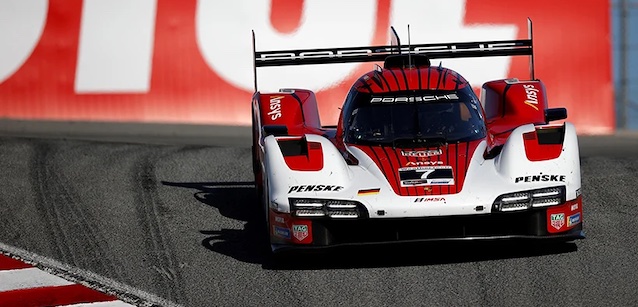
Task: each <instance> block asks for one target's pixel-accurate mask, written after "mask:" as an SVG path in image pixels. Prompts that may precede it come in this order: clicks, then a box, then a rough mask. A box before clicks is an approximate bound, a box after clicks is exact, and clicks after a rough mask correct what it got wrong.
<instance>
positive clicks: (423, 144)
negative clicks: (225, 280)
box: [252, 23, 584, 251]
mask: <svg viewBox="0 0 638 307" xmlns="http://www.w3.org/2000/svg"><path fill="white" fill-rule="evenodd" d="M530 28H531V23H530ZM530 32H531V31H530ZM253 43H254V34H253ZM253 49H254V48H253ZM253 52H254V65H255V73H256V70H257V68H259V67H267V66H281V65H302V64H328V63H349V62H382V63H383V64H382V65H383V66H379V65H377V67H376V68H375V69H374V70H372V71H370V72H368V73H366V74H364V75H363V76H361V77H360V78H359V79H358V80H357V81H356V82H354V84H353V85H352V87H351V89H350V91H349V92H348V94H347V97H346V98H345V101H344V103H343V107H342V108H341V115H340V117H339V121H338V124H337V126H336V127H335V126H331V127H323V126H321V124H320V120H319V112H318V106H317V104H318V102H317V101H316V99H315V94H314V93H313V92H312V91H310V90H307V89H282V90H280V91H279V92H276V93H261V92H259V91H257V88H256V89H255V94H254V96H253V100H252V117H253V118H252V120H253V145H252V148H253V170H254V175H255V182H256V185H257V189H258V192H259V195H260V200H261V201H262V202H263V208H264V210H265V213H266V219H267V225H268V232H269V237H270V244H271V247H272V249H273V251H278V250H282V249H286V248H316V247H328V246H338V245H351V244H371V243H372V244H376V243H386V242H403V241H406V242H409V241H432V240H476V239H558V240H564V241H571V240H574V239H580V238H584V235H583V230H582V229H583V228H582V221H583V213H582V212H583V211H582V210H583V208H582V196H581V177H580V162H579V151H578V140H577V136H576V131H575V129H574V126H573V125H572V124H571V123H569V122H563V123H551V122H553V121H557V120H563V119H565V118H567V111H566V109H564V108H548V102H547V96H546V91H545V86H544V85H543V83H542V82H541V81H540V80H538V79H536V78H535V77H534V73H533V43H532V38H531V35H530V38H529V39H522V40H509V41H488V42H463V43H445V44H420V45H410V46H404V45H401V43H400V40H399V38H398V36H396V32H394V38H393V43H392V44H391V45H388V46H372V47H356V48H329V49H313V50H278V51H260V52H257V51H255V50H253ZM514 55H526V56H528V57H529V58H530V64H531V65H530V74H531V78H530V80H518V79H503V80H494V81H489V82H486V83H484V84H483V86H482V89H481V95H480V96H481V98H480V99H479V98H478V97H477V95H476V94H475V93H474V91H473V89H472V86H471V85H470V84H469V83H468V81H466V80H465V79H464V78H463V77H462V76H461V75H459V74H458V73H457V72H455V71H453V70H451V69H449V68H445V67H442V66H440V65H436V66H431V65H430V59H442V58H457V57H486V56H514ZM256 80H257V78H256V76H255V87H257V82H256Z"/></svg>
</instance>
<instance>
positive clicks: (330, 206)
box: [290, 198, 367, 219]
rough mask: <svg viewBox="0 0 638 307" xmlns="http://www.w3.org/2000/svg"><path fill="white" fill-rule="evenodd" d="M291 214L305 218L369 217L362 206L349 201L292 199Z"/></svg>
mask: <svg viewBox="0 0 638 307" xmlns="http://www.w3.org/2000/svg"><path fill="white" fill-rule="evenodd" d="M290 207H291V213H292V215H293V216H297V217H304V218H318V217H329V218H335V219H356V218H362V217H367V211H366V210H365V208H364V207H363V205H362V204H360V203H358V202H355V201H349V200H335V199H308V198H291V199H290Z"/></svg>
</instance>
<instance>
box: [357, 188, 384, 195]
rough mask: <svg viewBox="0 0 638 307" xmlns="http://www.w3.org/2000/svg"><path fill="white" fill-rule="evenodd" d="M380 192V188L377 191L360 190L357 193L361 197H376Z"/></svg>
mask: <svg viewBox="0 0 638 307" xmlns="http://www.w3.org/2000/svg"><path fill="white" fill-rule="evenodd" d="M379 191H381V189H379V188H377V189H367V190H359V192H357V195H359V196H366V195H376V194H379Z"/></svg>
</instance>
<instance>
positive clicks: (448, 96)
mask: <svg viewBox="0 0 638 307" xmlns="http://www.w3.org/2000/svg"><path fill="white" fill-rule="evenodd" d="M457 99H459V96H457V95H456V94H445V95H423V96H421V95H419V96H400V97H372V98H371V99H370V103H412V102H430V101H439V100H457Z"/></svg>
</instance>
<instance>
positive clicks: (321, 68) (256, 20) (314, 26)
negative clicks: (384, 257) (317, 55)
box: [196, 0, 377, 91]
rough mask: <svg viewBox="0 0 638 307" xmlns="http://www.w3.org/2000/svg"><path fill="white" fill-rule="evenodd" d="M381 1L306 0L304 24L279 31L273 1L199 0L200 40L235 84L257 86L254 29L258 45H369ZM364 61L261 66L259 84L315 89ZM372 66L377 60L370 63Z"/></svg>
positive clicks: (261, 86)
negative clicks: (272, 14)
mask: <svg viewBox="0 0 638 307" xmlns="http://www.w3.org/2000/svg"><path fill="white" fill-rule="evenodd" d="M376 12H377V1H376V0H360V1H341V0H306V1H304V5H303V12H302V20H301V23H300V25H299V28H298V29H297V30H296V31H295V32H294V33H292V34H281V33H279V32H277V31H276V30H275V29H274V28H273V26H272V25H271V23H270V0H234V1H217V0H199V1H198V3H197V17H196V28H197V42H198V44H199V48H200V50H201V53H202V55H203V57H204V59H205V60H206V62H207V63H208V65H209V66H210V67H211V68H212V69H213V70H214V71H215V72H216V73H217V74H218V75H220V76H221V77H222V78H224V79H225V80H226V81H228V82H230V83H231V84H233V85H234V86H236V87H238V88H241V89H244V90H248V91H252V90H253V68H252V67H253V66H252V65H253V64H252V63H253V60H252V38H251V32H250V31H251V30H253V29H254V30H255V36H256V45H257V50H264V51H265V50H283V49H306V48H325V47H352V46H368V45H370V44H371V43H372V39H373V35H374V29H375V24H376ZM358 65H359V64H332V65H305V66H297V67H272V68H270V67H269V68H260V69H258V71H257V75H258V76H259V79H258V84H259V89H260V90H263V91H269V90H278V89H279V88H281V87H299V88H308V89H312V90H319V89H321V88H326V87H329V86H331V85H333V84H335V83H339V82H340V81H342V80H343V79H344V78H346V77H348V76H349V74H351V73H352V71H353V70H354V69H355V68H356V67H357V66H358ZM370 67H372V65H370Z"/></svg>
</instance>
